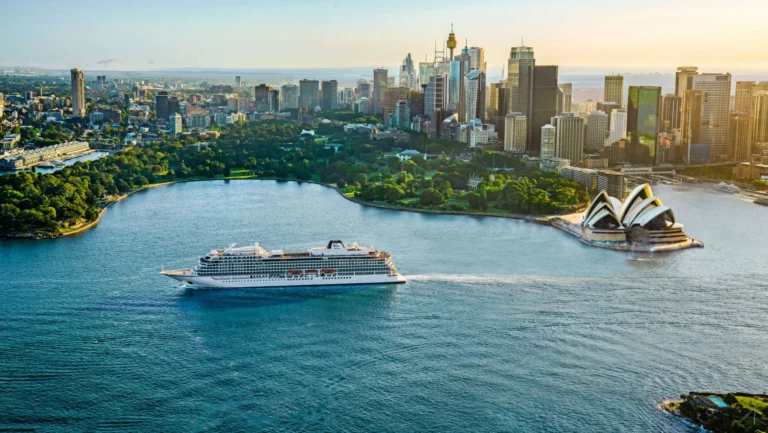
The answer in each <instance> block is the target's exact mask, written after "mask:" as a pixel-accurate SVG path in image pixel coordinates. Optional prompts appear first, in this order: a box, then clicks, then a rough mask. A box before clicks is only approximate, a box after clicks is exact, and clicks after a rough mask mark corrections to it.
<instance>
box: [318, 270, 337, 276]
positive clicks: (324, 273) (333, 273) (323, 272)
mask: <svg viewBox="0 0 768 433" xmlns="http://www.w3.org/2000/svg"><path fill="white" fill-rule="evenodd" d="M335 274H336V269H333V268H330V269H320V275H322V276H325V275H335Z"/></svg>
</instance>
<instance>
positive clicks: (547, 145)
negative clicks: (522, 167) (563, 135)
mask: <svg viewBox="0 0 768 433" xmlns="http://www.w3.org/2000/svg"><path fill="white" fill-rule="evenodd" d="M556 151H557V128H555V127H554V126H552V125H550V124H546V125H544V126H542V127H541V151H540V152H539V156H540V157H541V158H542V159H543V158H554V157H555V153H556Z"/></svg>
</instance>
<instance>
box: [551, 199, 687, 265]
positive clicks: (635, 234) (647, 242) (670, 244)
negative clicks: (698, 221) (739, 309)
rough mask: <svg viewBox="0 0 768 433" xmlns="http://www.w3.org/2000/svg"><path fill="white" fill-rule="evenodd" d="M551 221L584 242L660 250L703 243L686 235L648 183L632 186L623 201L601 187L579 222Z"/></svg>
mask: <svg viewBox="0 0 768 433" xmlns="http://www.w3.org/2000/svg"><path fill="white" fill-rule="evenodd" d="M551 223H552V225H553V226H555V227H557V228H560V229H562V230H565V231H567V232H569V233H571V234H573V235H575V236H577V237H579V238H580V239H581V240H582V242H584V243H587V244H590V245H593V246H599V247H604V248H611V249H617V250H630V249H635V248H638V247H639V248H641V249H648V250H652V251H661V250H675V249H683V248H690V247H694V246H702V244H701V243H700V242H698V241H695V240H693V239H690V238H688V236H687V235H686V234H685V232H683V225H682V224H679V223H678V222H677V220H676V219H675V213H674V212H673V211H672V209H671V208H669V207H668V206H664V205H663V204H662V203H661V200H659V198H658V197H654V196H653V191H651V187H650V185H648V184H643V185H640V186H638V187H637V188H635V189H634V190H633V191H632V192H631V193H630V194H629V196H627V198H626V200H624V201H623V202H622V201H621V200H619V199H617V198H616V197H611V196H609V195H608V194H607V193H606V192H605V191H601V192H600V193H599V194H598V195H597V197H595V199H594V200H593V201H592V203H591V204H590V205H589V208H587V211H586V213H585V214H584V219H583V221H581V223H580V224H577V223H575V222H572V221H567V220H565V219H556V220H553V221H552V222H551Z"/></svg>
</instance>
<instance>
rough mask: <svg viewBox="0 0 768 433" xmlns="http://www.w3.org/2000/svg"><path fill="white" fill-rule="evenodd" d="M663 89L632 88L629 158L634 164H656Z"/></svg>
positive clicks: (628, 106) (628, 125)
mask: <svg viewBox="0 0 768 433" xmlns="http://www.w3.org/2000/svg"><path fill="white" fill-rule="evenodd" d="M660 111H661V87H653V86H630V87H629V98H628V101H627V138H628V139H629V149H628V150H627V158H628V160H629V162H631V163H633V164H647V165H654V164H656V151H657V147H658V141H659V137H658V135H659V122H660V115H661V113H660Z"/></svg>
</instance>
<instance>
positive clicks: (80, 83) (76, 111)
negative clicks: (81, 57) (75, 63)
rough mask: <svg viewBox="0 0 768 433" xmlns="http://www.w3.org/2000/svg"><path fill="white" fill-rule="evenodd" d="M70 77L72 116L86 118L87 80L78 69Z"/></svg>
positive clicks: (73, 70)
mask: <svg viewBox="0 0 768 433" xmlns="http://www.w3.org/2000/svg"><path fill="white" fill-rule="evenodd" d="M70 76H71V78H72V115H73V116H76V117H85V80H84V78H83V71H82V70H80V69H77V68H75V69H72V70H71V71H70ZM166 118H167V117H166Z"/></svg>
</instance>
